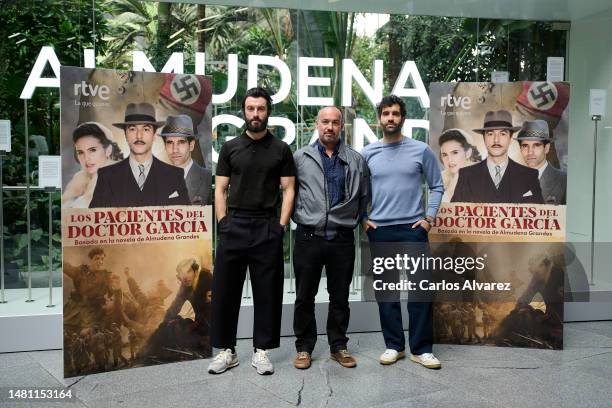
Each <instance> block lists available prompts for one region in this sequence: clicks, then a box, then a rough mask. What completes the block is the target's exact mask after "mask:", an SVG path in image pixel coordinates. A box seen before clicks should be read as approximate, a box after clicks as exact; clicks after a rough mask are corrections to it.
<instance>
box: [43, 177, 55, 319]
mask: <svg viewBox="0 0 612 408" xmlns="http://www.w3.org/2000/svg"><path fill="white" fill-rule="evenodd" d="M45 191H46V192H47V194H48V195H49V304H48V305H47V307H55V305H54V304H53V193H55V188H54V187H47V188H46V189H45Z"/></svg>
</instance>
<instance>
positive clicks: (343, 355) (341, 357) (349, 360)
mask: <svg viewBox="0 0 612 408" xmlns="http://www.w3.org/2000/svg"><path fill="white" fill-rule="evenodd" d="M329 358H331V359H332V360H334V361H337V362H338V363H339V364H340V365H341V366H342V367H346V368H353V367H356V366H357V361H356V360H355V358H354V357H353V356H351V354H350V353H349V352H348V350H340V351H337V352H335V353H331V354H330V356H329Z"/></svg>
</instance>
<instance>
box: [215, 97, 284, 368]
mask: <svg viewBox="0 0 612 408" xmlns="http://www.w3.org/2000/svg"><path fill="white" fill-rule="evenodd" d="M242 110H243V114H244V120H245V122H246V130H245V131H244V132H243V133H242V135H240V136H239V137H237V138H236V139H233V140H231V141H229V142H226V143H224V144H223V147H222V148H221V152H220V153H219V160H218V162H217V172H216V180H215V211H216V214H217V220H218V234H217V252H216V259H215V268H214V273H213V291H212V341H211V343H212V346H213V347H216V348H220V349H221V352H219V354H218V355H217V356H216V357H215V358H214V359H213V361H212V362H211V363H210V365H209V366H208V372H209V373H211V374H219V373H222V372H224V371H225V370H227V369H228V368H232V367H235V366H237V365H238V358H237V355H236V350H235V345H236V330H237V326H238V314H239V312H240V301H241V297H242V285H243V283H244V279H245V277H246V269H247V266H248V268H249V271H250V276H251V282H252V285H253V303H254V320H255V322H254V327H253V346H254V348H255V352H254V353H253V359H252V361H251V364H252V365H253V367H255V368H256V369H257V373H258V374H272V373H273V372H274V367H273V366H272V363H271V362H270V359H269V358H268V354H267V350H269V349H273V348H277V347H278V346H279V343H280V328H281V312H282V303H283V282H284V266H283V235H284V233H285V229H286V227H287V224H288V223H289V217H290V216H291V211H292V209H293V199H294V195H295V191H294V185H295V165H294V163H293V155H292V154H291V149H290V148H289V146H288V145H287V144H286V143H284V142H282V141H281V140H279V139H277V138H275V137H274V136H273V135H272V134H271V133H270V132H269V131H268V130H267V124H268V117H269V116H270V112H271V110H272V98H271V97H270V95H269V94H268V93H267V92H266V91H265V90H264V89H261V88H252V89H249V90H248V91H247V93H246V95H245V97H244V99H243V101H242ZM279 184H280V186H281V187H282V196H283V197H282V207H281V214H280V220H279V218H278V217H277V216H276V212H277V209H278V207H279V205H280V202H281V200H280V194H279V188H278V187H279Z"/></svg>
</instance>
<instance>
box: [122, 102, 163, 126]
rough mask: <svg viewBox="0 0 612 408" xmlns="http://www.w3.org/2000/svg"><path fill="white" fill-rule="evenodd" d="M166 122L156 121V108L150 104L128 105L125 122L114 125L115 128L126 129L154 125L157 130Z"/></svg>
mask: <svg viewBox="0 0 612 408" xmlns="http://www.w3.org/2000/svg"><path fill="white" fill-rule="evenodd" d="M164 123H165V122H160V121H157V120H155V108H154V107H153V105H151V104H150V103H146V102H142V103H128V106H127V107H126V108H125V119H124V122H119V123H113V126H115V127H118V128H120V129H125V127H126V126H129V125H153V126H155V127H156V128H157V127H160V126H163V125H164Z"/></svg>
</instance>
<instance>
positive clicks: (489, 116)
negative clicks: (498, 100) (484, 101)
mask: <svg viewBox="0 0 612 408" xmlns="http://www.w3.org/2000/svg"><path fill="white" fill-rule="evenodd" d="M494 129H504V130H509V131H511V132H516V131H517V130H520V126H512V115H511V114H510V112H508V111H507V110H498V111H488V112H487V113H486V114H485V117H484V125H483V127H481V128H478V129H473V131H474V132H476V133H480V134H484V133H485V132H486V131H487V130H494Z"/></svg>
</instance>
